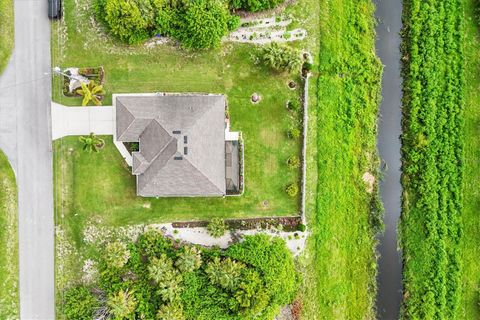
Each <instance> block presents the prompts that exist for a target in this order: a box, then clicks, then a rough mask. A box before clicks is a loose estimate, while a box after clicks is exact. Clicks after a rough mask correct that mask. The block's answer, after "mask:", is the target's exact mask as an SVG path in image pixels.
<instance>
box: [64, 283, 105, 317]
mask: <svg viewBox="0 0 480 320" xmlns="http://www.w3.org/2000/svg"><path fill="white" fill-rule="evenodd" d="M63 299H64V304H63V310H64V313H65V316H66V319H67V320H91V319H92V318H93V315H94V313H95V309H96V308H98V306H99V302H98V300H97V299H96V298H95V297H94V296H93V294H92V293H91V292H90V290H89V289H88V288H86V287H84V286H80V287H73V288H70V289H68V291H67V292H66V293H65V296H64V298H63Z"/></svg>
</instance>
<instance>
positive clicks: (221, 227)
mask: <svg viewBox="0 0 480 320" xmlns="http://www.w3.org/2000/svg"><path fill="white" fill-rule="evenodd" d="M207 230H208V233H209V234H210V235H211V236H212V237H214V238H220V237H221V236H223V235H224V234H225V232H226V231H227V226H226V224H225V221H224V220H223V219H222V218H213V219H212V220H211V221H210V223H209V224H208V226H207Z"/></svg>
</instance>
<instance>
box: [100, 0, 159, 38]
mask: <svg viewBox="0 0 480 320" xmlns="http://www.w3.org/2000/svg"><path fill="white" fill-rule="evenodd" d="M143 3H148V2H147V1H142V4H143ZM102 4H103V10H104V12H103V15H104V16H103V19H104V21H105V23H106V24H107V26H108V28H109V29H110V32H111V33H113V34H114V35H115V36H117V37H119V38H120V40H122V41H125V42H127V43H129V44H134V43H138V42H140V41H143V40H146V39H148V38H149V37H150V35H151V30H152V27H153V15H152V13H153V11H152V10H141V9H140V6H139V5H138V3H137V2H136V1H133V0H104V1H103V2H102Z"/></svg>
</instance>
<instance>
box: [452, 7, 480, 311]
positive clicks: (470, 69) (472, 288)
mask: <svg viewBox="0 0 480 320" xmlns="http://www.w3.org/2000/svg"><path fill="white" fill-rule="evenodd" d="M476 2H478V1H475V0H470V1H467V2H466V3H467V5H466V8H465V13H466V16H465V27H466V37H465V44H464V50H465V84H466V90H465V94H466V95H465V111H464V115H465V130H464V133H465V162H464V168H465V174H464V178H463V180H464V181H463V211H462V223H463V241H462V244H461V253H462V257H463V258H462V260H463V261H462V262H463V268H462V276H461V282H462V288H463V289H462V297H461V300H460V307H459V309H458V312H457V318H458V319H480V306H479V302H480V296H479V292H480V264H479V263H478V257H479V256H480V169H479V163H478V159H480V139H479V138H478V132H479V128H480V92H479V90H478V88H479V87H480V72H479V70H480V59H479V58H480V32H479V30H480V23H478V22H477V21H476V20H475V19H474V10H475V6H474V4H475V3H476Z"/></svg>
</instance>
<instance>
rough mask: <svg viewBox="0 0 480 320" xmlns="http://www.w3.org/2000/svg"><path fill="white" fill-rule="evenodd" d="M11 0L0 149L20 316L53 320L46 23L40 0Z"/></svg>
mask: <svg viewBox="0 0 480 320" xmlns="http://www.w3.org/2000/svg"><path fill="white" fill-rule="evenodd" d="M14 2H15V49H14V53H13V56H12V58H11V60H10V64H9V65H8V67H7V69H6V70H5V72H4V73H3V75H1V76H0V148H1V149H2V150H3V151H4V152H5V154H6V155H7V157H8V159H9V160H10V163H11V165H12V167H13V169H14V171H15V174H16V178H17V184H18V202H19V203H18V209H19V210H18V211H19V218H18V219H19V221H18V225H19V232H18V236H19V254H20V257H19V263H20V266H19V267H20V317H21V319H22V320H27V319H28V320H30V319H32V320H33V319H42V320H53V319H54V318H55V313H54V312H55V304H54V221H53V183H52V152H51V150H52V149H51V143H52V142H51V132H50V131H51V129H50V127H51V126H50V121H51V120H50V101H51V81H50V75H49V74H50V72H51V68H50V23H49V20H48V18H47V1H46V0H15V1H14Z"/></svg>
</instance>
